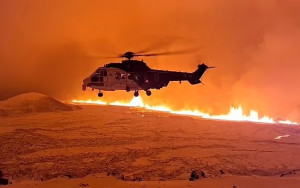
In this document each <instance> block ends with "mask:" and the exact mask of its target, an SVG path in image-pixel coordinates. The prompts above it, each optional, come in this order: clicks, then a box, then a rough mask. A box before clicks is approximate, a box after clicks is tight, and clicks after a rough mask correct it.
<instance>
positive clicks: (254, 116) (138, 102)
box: [72, 97, 298, 125]
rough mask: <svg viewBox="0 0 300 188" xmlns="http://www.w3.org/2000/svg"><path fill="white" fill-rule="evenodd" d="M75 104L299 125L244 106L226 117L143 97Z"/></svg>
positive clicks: (233, 110)
mask: <svg viewBox="0 0 300 188" xmlns="http://www.w3.org/2000/svg"><path fill="white" fill-rule="evenodd" d="M72 102H73V103H84V104H97V105H113V106H128V107H140V108H145V109H148V110H155V111H161V112H168V113H172V114H180V115H191V116H199V117H202V118H205V119H215V120H227V121H228V120H229V121H250V122H257V123H279V124H289V125H298V123H297V122H292V121H290V120H285V121H278V122H276V121H274V119H273V118H270V117H268V116H263V117H261V118H260V117H259V115H258V113H257V111H254V110H251V111H250V114H249V115H245V114H244V113H243V109H242V106H239V107H238V108H235V107H230V111H229V112H228V114H224V115H210V114H208V113H203V112H200V111H199V110H186V109H185V110H179V111H176V110H172V109H171V108H169V107H167V106H163V105H160V106H151V105H148V104H144V102H143V100H142V98H141V97H133V99H132V100H131V101H130V102H119V101H116V102H111V103H107V102H104V101H101V100H97V101H92V100H91V99H89V100H73V101H72Z"/></svg>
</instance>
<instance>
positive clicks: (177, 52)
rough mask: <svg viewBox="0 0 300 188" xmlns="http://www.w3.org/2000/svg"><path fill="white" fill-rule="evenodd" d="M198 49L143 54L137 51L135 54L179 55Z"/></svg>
mask: <svg viewBox="0 0 300 188" xmlns="http://www.w3.org/2000/svg"><path fill="white" fill-rule="evenodd" d="M196 51H197V49H185V50H176V51H171V52H158V53H149V54H143V53H141V54H140V53H136V54H134V56H147V57H149V56H161V55H179V54H188V53H194V52H196Z"/></svg>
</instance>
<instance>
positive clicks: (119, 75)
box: [116, 72, 121, 80]
mask: <svg viewBox="0 0 300 188" xmlns="http://www.w3.org/2000/svg"><path fill="white" fill-rule="evenodd" d="M116 79H118V80H119V79H121V74H120V73H119V72H116Z"/></svg>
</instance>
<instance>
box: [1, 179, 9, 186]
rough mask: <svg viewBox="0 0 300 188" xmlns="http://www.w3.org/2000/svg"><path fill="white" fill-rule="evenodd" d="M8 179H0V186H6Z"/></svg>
mask: <svg viewBox="0 0 300 188" xmlns="http://www.w3.org/2000/svg"><path fill="white" fill-rule="evenodd" d="M8 183H9V181H8V179H4V178H0V185H8Z"/></svg>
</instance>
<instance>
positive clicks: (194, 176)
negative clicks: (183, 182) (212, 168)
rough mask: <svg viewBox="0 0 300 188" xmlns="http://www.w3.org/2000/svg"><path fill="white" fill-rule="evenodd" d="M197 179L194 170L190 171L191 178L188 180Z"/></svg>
mask: <svg viewBox="0 0 300 188" xmlns="http://www.w3.org/2000/svg"><path fill="white" fill-rule="evenodd" d="M197 179H199V175H198V174H197V172H196V171H195V170H193V171H192V173H191V177H190V178H189V180H190V181H194V180H197Z"/></svg>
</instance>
